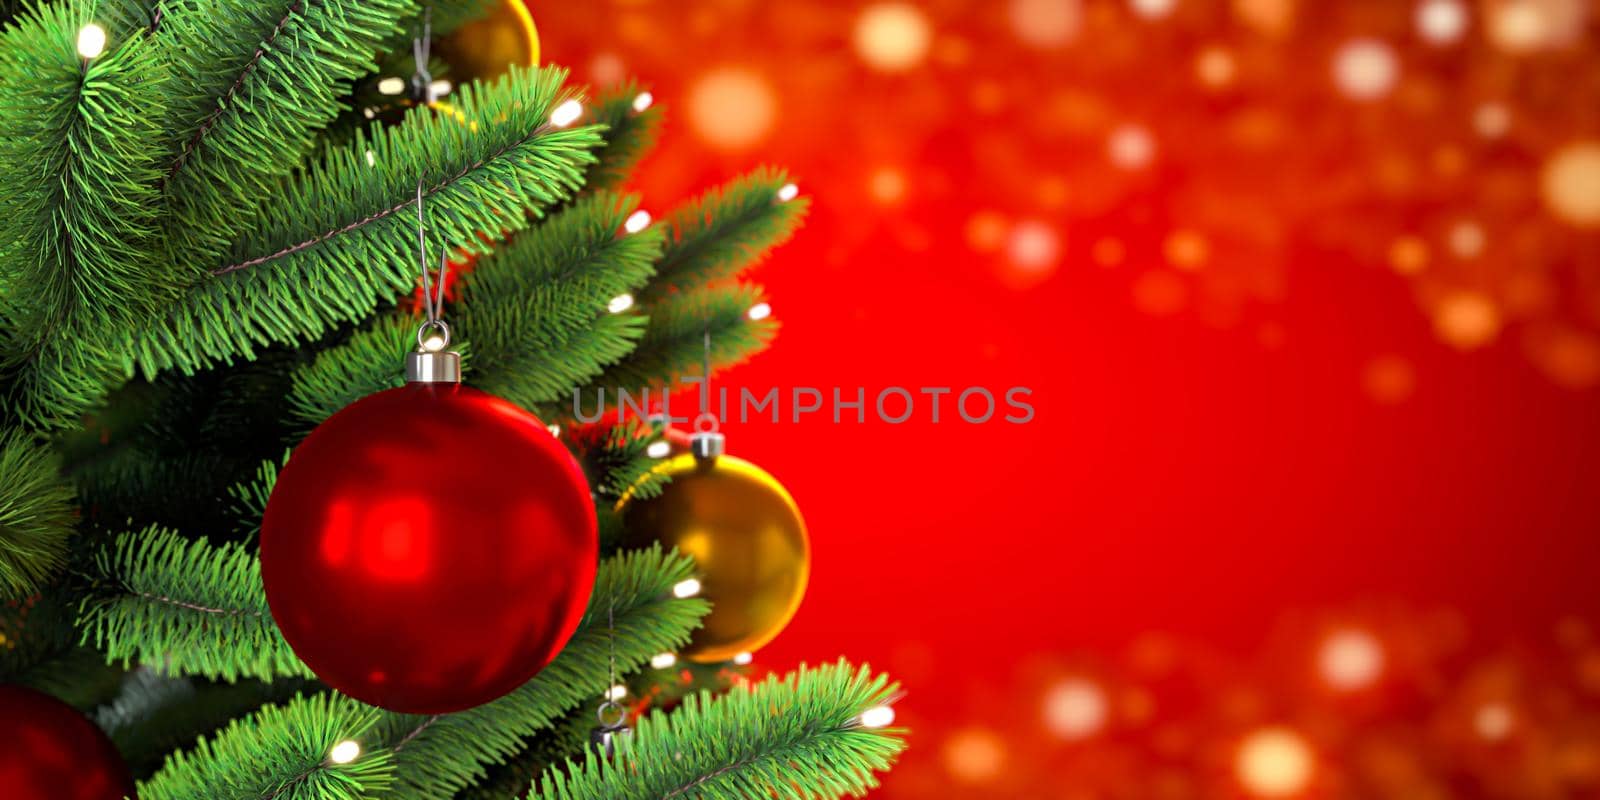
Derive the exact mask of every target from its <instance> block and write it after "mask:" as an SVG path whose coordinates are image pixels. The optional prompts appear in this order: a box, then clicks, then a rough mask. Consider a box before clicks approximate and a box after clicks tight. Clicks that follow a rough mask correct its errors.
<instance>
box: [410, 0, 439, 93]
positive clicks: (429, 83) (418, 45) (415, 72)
mask: <svg viewBox="0 0 1600 800" xmlns="http://www.w3.org/2000/svg"><path fill="white" fill-rule="evenodd" d="M432 50H433V4H432V3H427V4H425V5H424V6H423V8H422V27H421V29H420V30H418V31H417V35H416V36H414V37H412V39H411V61H412V64H413V68H412V72H411V99H412V100H413V101H415V102H417V103H419V104H421V105H425V106H426V105H432V104H433V101H434V97H433V73H432V72H431V71H429V69H428V62H429V61H430V60H432V57H433V56H432Z"/></svg>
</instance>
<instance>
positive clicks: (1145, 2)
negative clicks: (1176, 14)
mask: <svg viewBox="0 0 1600 800" xmlns="http://www.w3.org/2000/svg"><path fill="white" fill-rule="evenodd" d="M1177 5H1178V0H1128V7H1129V8H1131V9H1133V13H1135V14H1138V15H1139V16H1141V17H1144V18H1145V19H1160V18H1162V17H1165V16H1166V15H1168V14H1171V13H1172V9H1173V7H1175V6H1177Z"/></svg>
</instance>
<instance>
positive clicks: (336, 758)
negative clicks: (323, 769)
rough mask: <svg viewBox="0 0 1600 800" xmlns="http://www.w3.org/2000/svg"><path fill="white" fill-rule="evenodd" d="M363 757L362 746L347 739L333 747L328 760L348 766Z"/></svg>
mask: <svg viewBox="0 0 1600 800" xmlns="http://www.w3.org/2000/svg"><path fill="white" fill-rule="evenodd" d="M360 755H361V745H360V744H358V743H356V740H354V739H346V740H344V741H342V742H340V743H338V744H336V745H334V746H333V749H332V750H329V751H328V760H329V761H331V762H333V763H335V764H348V763H350V762H352V761H354V760H356V758H358V757H359V756H360Z"/></svg>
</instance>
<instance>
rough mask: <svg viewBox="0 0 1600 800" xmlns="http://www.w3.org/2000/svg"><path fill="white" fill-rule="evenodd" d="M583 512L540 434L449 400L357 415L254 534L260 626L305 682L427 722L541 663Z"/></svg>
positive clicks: (572, 573)
mask: <svg viewBox="0 0 1600 800" xmlns="http://www.w3.org/2000/svg"><path fill="white" fill-rule="evenodd" d="M598 546H599V545H598V539H597V534H596V530H595V515H594V504H593V502H592V499H591V496H590V494H589V486H588V484H587V482H586V481H585V480H584V477H583V473H582V472H581V471H580V470H579V468H578V464H577V462H576V461H575V460H574V459H573V458H572V456H571V455H570V454H569V453H568V452H567V451H566V449H565V448H564V447H562V446H561V444H560V442H558V441H557V440H556V438H555V437H554V436H552V435H550V432H549V431H548V430H547V429H546V428H545V426H544V425H543V424H541V423H540V422H539V420H538V419H536V418H534V417H533V416H532V415H530V414H528V413H526V412H524V411H523V410H521V409H520V408H517V407H516V406H514V405H512V404H510V403H508V402H506V401H504V400H501V399H499V398H497V397H494V396H492V395H488V394H485V393H483V392H481V391H478V390H476V389H471V388H467V387H463V386H459V385H456V384H436V383H435V384H429V383H411V384H407V385H406V386H404V387H401V388H398V389H390V390H388V391H385V392H380V393H378V394H374V395H371V396H369V397H365V398H363V399H361V400H359V401H357V402H355V403H353V404H351V405H350V406H348V407H346V408H345V409H343V410H342V411H340V412H339V413H337V414H335V415H333V416H332V417H330V418H329V419H328V420H327V421H326V422H324V423H322V425H320V426H318V427H317V429H316V430H315V431H313V432H312V433H311V435H310V436H309V437H307V438H306V440H305V441H304V442H303V443H301V444H300V446H299V447H297V448H296V449H295V451H294V454H293V455H292V456H291V457H290V458H289V463H288V465H287V466H285V467H284V469H283V473H282V474H281V475H280V476H279V477H278V482H277V484H276V486H275V487H274V488H273V491H272V497H271V499H270V501H269V502H268V503H267V510H266V514H265V516H264V517H263V518H262V523H261V577H262V580H263V582H264V583H265V584H266V592H267V602H268V604H269V605H270V606H271V608H272V616H273V619H274V620H276V621H277V623H278V627H279V629H280V630H282V631H283V636H284V638H285V639H287V640H288V642H289V645H290V646H291V647H293V648H294V652H295V654H296V655H298V656H299V657H300V659H301V660H302V661H304V662H305V663H306V665H307V666H309V667H310V668H311V669H312V671H313V672H315V673H316V674H317V676H318V677H319V678H321V679H322V680H323V681H325V682H326V683H328V684H329V685H331V686H333V687H334V688H335V689H338V690H339V691H341V692H343V693H345V694H347V695H349V696H351V697H354V698H356V699H358V700H361V701H364V702H367V703H371V704H373V705H377V706H381V707H383V708H388V709H391V710H395V711H404V712H410V713H419V714H437V713H445V712H450V711H459V710H461V709H464V708H471V707H473V706H476V705H480V704H482V703H485V702H487V701H489V700H493V699H495V698H496V697H499V696H501V695H503V694H505V693H507V692H509V691H511V690H512V689H515V688H516V687H517V686H519V685H521V684H522V683H524V682H526V681H527V680H528V679H529V678H532V677H533V676H534V674H536V673H537V672H538V671H539V670H540V669H543V668H544V666H545V665H546V664H548V663H550V660H551V659H552V658H554V657H555V655H556V653H557V652H559V651H560V649H561V647H562V646H563V645H564V644H566V641H567V639H568V637H570V636H571V635H572V632H573V630H574V629H575V628H576V627H577V625H578V621H579V618H580V617H581V616H582V615H583V610H584V606H585V605H586V604H587V602H588V599H589V593H590V591H591V589H592V588H593V585H594V574H595V560H596V552H597V549H598Z"/></svg>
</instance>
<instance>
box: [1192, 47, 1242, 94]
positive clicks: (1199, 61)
mask: <svg viewBox="0 0 1600 800" xmlns="http://www.w3.org/2000/svg"><path fill="white" fill-rule="evenodd" d="M1238 71H1239V67H1238V64H1237V63H1236V62H1235V61H1234V59H1233V53H1231V52H1229V51H1228V49H1227V48H1225V47H1219V46H1217V45H1212V46H1210V47H1206V48H1205V49H1203V50H1201V51H1200V54H1199V55H1197V56H1195V59H1194V72H1195V76H1196V77H1197V78H1199V79H1200V83H1201V85H1203V86H1206V87H1209V88H1212V89H1221V88H1223V87H1225V86H1227V85H1229V84H1231V83H1233V79H1234V76H1235V75H1237V74H1238Z"/></svg>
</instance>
